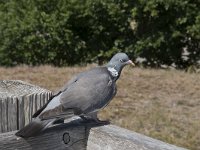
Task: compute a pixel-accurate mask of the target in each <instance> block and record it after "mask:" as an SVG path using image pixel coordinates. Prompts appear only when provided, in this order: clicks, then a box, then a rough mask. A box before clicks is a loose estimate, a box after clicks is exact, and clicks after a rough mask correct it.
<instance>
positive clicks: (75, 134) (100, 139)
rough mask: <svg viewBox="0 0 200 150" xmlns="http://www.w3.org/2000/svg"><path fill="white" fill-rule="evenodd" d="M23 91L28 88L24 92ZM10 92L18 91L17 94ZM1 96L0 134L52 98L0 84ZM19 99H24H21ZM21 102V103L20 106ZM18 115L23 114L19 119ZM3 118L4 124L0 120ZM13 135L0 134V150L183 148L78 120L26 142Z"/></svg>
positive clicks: (17, 83)
mask: <svg viewBox="0 0 200 150" xmlns="http://www.w3.org/2000/svg"><path fill="white" fill-rule="evenodd" d="M8 83H9V84H10V87H12V86H14V87H12V90H10V89H9V86H8ZM1 84H3V86H2V85H1ZM12 84H13V85H12ZM18 86H19V87H21V88H19V87H18ZM23 86H25V88H24V87H23ZM26 87H28V88H27V89H26ZM4 88H6V89H4ZM13 90H20V92H17V91H13ZM23 91H24V92H23ZM0 92H1V95H4V94H2V93H7V95H6V94H5V95H4V97H3V96H1V99H0V101H1V103H0V104H1V105H0V106H1V107H0V108H1V118H0V119H1V120H0V121H1V129H3V130H1V131H3V132H5V131H8V130H10V131H11V130H16V129H20V128H21V127H23V126H24V125H25V124H26V123H28V122H29V121H30V120H31V115H32V114H33V113H34V112H35V111H36V110H37V109H38V108H39V107H41V106H42V105H43V104H44V103H45V102H46V101H47V100H48V98H49V97H50V96H51V92H50V91H48V90H45V89H42V88H39V87H37V86H34V85H30V84H27V83H24V82H21V81H1V82H0ZM19 93H21V94H19ZM10 95H11V96H10ZM38 95H40V96H38ZM41 95H42V96H41ZM10 97H11V98H10ZM20 97H24V99H23V98H20ZM25 97H26V98H25ZM20 99H21V101H23V102H22V103H21V102H20ZM16 103H17V104H16ZM21 104H23V105H21ZM20 109H22V110H20ZM3 111H7V112H6V113H5V112H4V114H7V118H6V117H4V116H3V115H2V112H3ZM20 113H22V114H21V115H20ZM26 113H28V114H26ZM12 114H13V116H12ZM16 114H17V115H16ZM11 116H12V117H11ZM2 117H3V119H4V120H2ZM20 117H23V118H20ZM11 118H12V119H11ZM21 120H24V121H22V123H21V125H20V124H19V122H20V121H21ZM13 123H14V125H13ZM15 126H17V128H16V127H15ZM2 127H3V128H2ZM15 132H16V131H11V132H5V133H1V134H0V150H4V149H5V150H19V149H20V150H21V149H28V150H29V149H33V150H49V149H51V150H64V149H65V150H66V149H68V150H86V149H87V150H184V148H181V147H177V146H174V145H171V144H168V143H165V142H162V141H159V140H156V139H153V138H150V137H147V136H144V135H142V134H139V133H135V132H133V131H129V130H126V129H123V128H120V127H117V126H114V125H106V126H98V124H91V123H90V124H88V123H87V124H86V123H83V122H82V121H81V119H75V120H72V121H70V122H68V123H65V124H60V125H55V126H53V127H50V128H48V129H46V130H45V131H43V132H41V133H40V134H39V135H37V136H35V137H30V138H27V139H23V138H20V137H16V136H15Z"/></svg>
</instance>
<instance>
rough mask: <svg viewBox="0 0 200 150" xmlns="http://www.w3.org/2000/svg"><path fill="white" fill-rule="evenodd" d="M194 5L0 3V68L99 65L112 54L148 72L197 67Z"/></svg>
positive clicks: (154, 1)
mask: <svg viewBox="0 0 200 150" xmlns="http://www.w3.org/2000/svg"><path fill="white" fill-rule="evenodd" d="M199 6H200V1H193V0H169V1H165V0H148V1H146V0H135V1H129V0H96V1H93V0H67V1H66V0H34V1H33V0H0V20H1V22H0V65H5V66H13V65H17V64H29V65H39V64H53V65H56V66H63V65H75V64H86V63H90V62H98V63H99V64H101V63H102V62H103V61H104V60H107V58H109V57H111V56H112V55H113V54H114V53H116V52H118V51H124V52H126V53H128V54H129V56H130V57H131V58H132V59H133V58H137V57H142V58H145V59H144V60H146V61H144V62H143V63H144V65H150V66H153V67H159V66H161V65H169V66H170V65H173V66H176V67H177V68H186V67H188V66H191V65H197V64H198V61H199V60H200V50H199V48H200V9H199ZM185 55H186V56H185Z"/></svg>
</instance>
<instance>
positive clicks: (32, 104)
mask: <svg viewBox="0 0 200 150" xmlns="http://www.w3.org/2000/svg"><path fill="white" fill-rule="evenodd" d="M51 95H52V92H51V91H49V90H46V89H43V88H40V87H39V86H35V85H32V84H29V83H26V82H23V81H19V80H0V133H3V132H8V131H14V130H19V129H21V128H22V127H24V126H25V125H26V124H28V123H29V122H30V121H31V116H32V115H33V114H34V113H35V112H36V110H38V109H39V108H40V107H42V106H43V105H44V104H45V103H46V102H47V101H48V99H49V98H50V97H51Z"/></svg>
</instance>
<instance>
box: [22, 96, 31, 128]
mask: <svg viewBox="0 0 200 150" xmlns="http://www.w3.org/2000/svg"><path fill="white" fill-rule="evenodd" d="M29 100H30V99H29V95H25V96H24V108H23V109H24V121H25V125H27V124H28V123H29V122H30V102H29Z"/></svg>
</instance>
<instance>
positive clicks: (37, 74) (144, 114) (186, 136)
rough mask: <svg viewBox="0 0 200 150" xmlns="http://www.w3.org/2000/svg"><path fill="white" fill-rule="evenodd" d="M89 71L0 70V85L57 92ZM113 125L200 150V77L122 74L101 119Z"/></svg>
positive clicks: (145, 72) (147, 71)
mask: <svg viewBox="0 0 200 150" xmlns="http://www.w3.org/2000/svg"><path fill="white" fill-rule="evenodd" d="M93 66H94V65H90V66H88V67H74V68H70V67H65V68H55V67H51V66H41V67H27V66H21V67H15V68H0V79H4V80H8V79H12V80H13V79H17V80H23V81H27V82H29V83H32V84H36V85H39V86H41V87H44V88H47V89H50V90H52V91H56V90H58V89H59V88H60V87H62V85H63V83H64V82H66V81H67V80H69V79H70V78H71V77H72V75H74V74H76V73H78V72H81V71H84V70H87V69H89V68H91V67H93ZM100 117H101V118H109V119H110V120H111V122H112V123H113V124H117V125H119V126H122V127H125V128H128V129H131V130H134V131H136V132H140V133H142V134H145V135H148V136H151V137H154V138H157V139H160V140H163V141H166V142H169V143H172V144H175V145H178V146H182V147H186V148H190V149H200V75H199V74H189V73H185V72H182V71H176V70H173V71H172V70H171V71H170V70H168V71H166V70H153V69H140V68H135V69H130V68H129V67H127V68H125V69H124V71H123V72H122V75H121V78H120V79H119V81H118V93H117V96H116V97H115V98H114V100H113V101H112V102H111V103H110V104H109V106H108V107H107V108H106V109H105V110H103V111H102V112H101V113H100Z"/></svg>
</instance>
